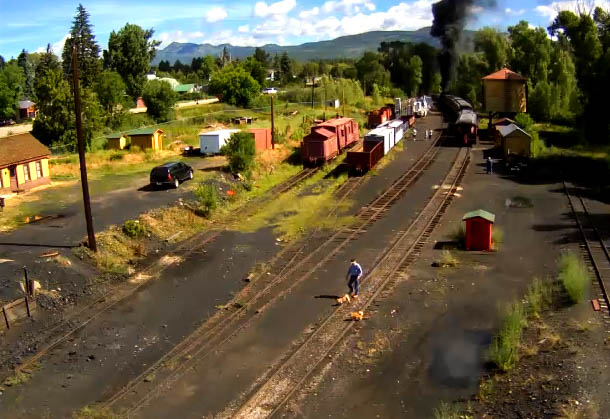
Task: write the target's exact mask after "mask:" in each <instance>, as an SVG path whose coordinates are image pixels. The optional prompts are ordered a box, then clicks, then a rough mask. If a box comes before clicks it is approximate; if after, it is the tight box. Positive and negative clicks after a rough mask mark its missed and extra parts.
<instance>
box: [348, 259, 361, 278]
mask: <svg viewBox="0 0 610 419" xmlns="http://www.w3.org/2000/svg"><path fill="white" fill-rule="evenodd" d="M347 274H348V275H349V276H350V277H351V276H355V277H358V278H360V277H361V276H362V267H361V266H360V264H358V262H354V263H352V264H351V265H349V269H348V270H347Z"/></svg>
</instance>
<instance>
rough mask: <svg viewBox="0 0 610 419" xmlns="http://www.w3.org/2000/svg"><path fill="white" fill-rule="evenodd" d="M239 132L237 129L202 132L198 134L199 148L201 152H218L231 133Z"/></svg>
mask: <svg viewBox="0 0 610 419" xmlns="http://www.w3.org/2000/svg"><path fill="white" fill-rule="evenodd" d="M236 132H239V130H238V129H221V130H218V131H210V132H202V133H201V134H199V148H200V152H201V154H218V153H220V149H221V148H222V146H223V145H225V143H226V142H227V140H228V139H229V137H231V134H233V133H236Z"/></svg>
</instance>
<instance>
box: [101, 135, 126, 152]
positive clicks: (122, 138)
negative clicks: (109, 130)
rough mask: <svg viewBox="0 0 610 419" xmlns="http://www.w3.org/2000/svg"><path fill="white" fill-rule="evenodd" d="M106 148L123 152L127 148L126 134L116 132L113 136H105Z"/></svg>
mask: <svg viewBox="0 0 610 419" xmlns="http://www.w3.org/2000/svg"><path fill="white" fill-rule="evenodd" d="M106 138H107V139H108V148H109V149H113V150H123V149H124V148H125V147H127V140H128V137H127V134H125V133H124V132H117V133H114V134H110V135H107V136H106Z"/></svg>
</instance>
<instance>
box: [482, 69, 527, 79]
mask: <svg viewBox="0 0 610 419" xmlns="http://www.w3.org/2000/svg"><path fill="white" fill-rule="evenodd" d="M483 80H527V78H525V77H523V76H522V75H521V74H519V73H515V72H514V71H511V70H509V69H508V68H503V69H502V70H499V71H496V72H495V73H491V74H489V75H487V76H485V77H483Z"/></svg>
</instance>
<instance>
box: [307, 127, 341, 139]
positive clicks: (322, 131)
mask: <svg viewBox="0 0 610 419" xmlns="http://www.w3.org/2000/svg"><path fill="white" fill-rule="evenodd" d="M311 134H319V135H321V136H323V137H326V138H330V137H334V136H335V133H334V132H331V131H329V130H327V129H324V128H323V127H320V126H318V127H313V129H312V131H311ZM311 134H310V135H311Z"/></svg>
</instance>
